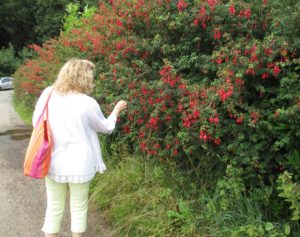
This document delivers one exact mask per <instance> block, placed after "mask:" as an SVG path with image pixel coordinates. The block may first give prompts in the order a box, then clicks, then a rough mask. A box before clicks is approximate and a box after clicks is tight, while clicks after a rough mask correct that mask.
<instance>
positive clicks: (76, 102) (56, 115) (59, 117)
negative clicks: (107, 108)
mask: <svg viewBox="0 0 300 237" xmlns="http://www.w3.org/2000/svg"><path fill="white" fill-rule="evenodd" d="M51 90H53V89H52V87H48V88H46V89H45V90H44V91H43V93H42V94H41V96H40V98H39V99H38V101H37V104H36V107H35V110H34V114H33V118H32V123H33V126H35V124H36V122H37V120H38V118H39V117H40V115H41V113H42V111H43V108H44V106H45V103H46V101H47V98H48V95H49V93H50V91H51ZM48 110H49V116H48V118H49V124H50V130H51V133H52V139H53V151H52V155H51V165H50V169H49V173H48V177H49V178H51V179H53V180H55V181H56V182H62V183H66V182H70V183H84V182H87V181H89V180H91V179H92V178H93V177H94V176H95V174H96V172H100V173H102V172H103V171H104V170H105V169H106V166H105V164H104V162H103V159H102V155H101V148H100V144H99V140H98V135H97V133H104V134H110V133H112V131H113V130H114V128H115V125H116V121H117V117H116V116H115V115H114V114H111V115H110V116H109V117H108V118H105V117H104V115H103V113H102V112H101V109H100V107H99V105H98V103H97V102H96V100H95V99H93V98H92V97H90V96H87V95H85V94H81V93H77V94H75V93H70V94H67V95H64V96H62V95H60V94H58V93H56V92H55V90H54V91H53V92H52V95H51V97H50V100H49V104H48Z"/></svg>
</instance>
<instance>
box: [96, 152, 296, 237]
mask: <svg viewBox="0 0 300 237" xmlns="http://www.w3.org/2000/svg"><path fill="white" fill-rule="evenodd" d="M232 180H233V178H232V177H231V178H228V179H226V178H225V179H223V180H222V182H221V183H220V184H221V186H220V187H218V185H217V187H216V189H212V190H210V191H207V190H206V189H205V185H204V186H203V185H199V183H198V184H197V183H196V182H194V177H193V176H192V175H190V174H186V173H183V172H182V171H179V170H175V169H173V168H172V172H170V169H168V167H166V166H165V165H163V164H158V163H157V162H152V161H147V160H145V158H142V157H134V156H128V155H127V156H122V157H118V160H117V161H116V160H115V159H114V158H112V160H110V161H109V162H108V171H107V172H106V173H104V174H99V175H97V177H96V178H95V179H94V181H93V183H92V187H91V193H92V194H91V201H92V203H93V204H94V205H95V206H96V207H97V208H98V209H99V211H100V213H102V216H103V218H104V220H106V221H107V222H109V223H110V224H111V225H112V227H113V228H114V229H116V230H117V232H118V236H120V237H125V236H126V237H148V236H149V237H150V236H153V237H154V236H155V237H171V236H172V237H184V236H186V237H196V236H197V237H202V236H203V237H227V236H228V237H264V236H266V237H267V236H268V237H270V236H274V237H284V236H297V235H290V234H288V233H289V228H290V226H289V224H288V223H287V222H285V221H284V220H283V221H282V222H278V221H273V222H272V220H269V219H268V218H269V217H267V216H266V215H265V207H264V204H263V201H262V200H260V197H261V196H263V195H262V193H261V192H260V191H257V193H254V194H253V195H254V196H255V197H252V196H251V195H250V196H249V195H246V194H245V193H244V192H243V191H241V192H236V190H234V189H233V188H232V187H234V186H236V184H234V183H232ZM203 182H205V181H203ZM208 182H211V181H208ZM224 182H225V183H224ZM236 187H238V186H236ZM265 195H267V194H265Z"/></svg>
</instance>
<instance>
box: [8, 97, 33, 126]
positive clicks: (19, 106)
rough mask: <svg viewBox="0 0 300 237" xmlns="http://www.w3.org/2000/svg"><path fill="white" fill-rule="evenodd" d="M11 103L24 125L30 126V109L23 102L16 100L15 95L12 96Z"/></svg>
mask: <svg viewBox="0 0 300 237" xmlns="http://www.w3.org/2000/svg"><path fill="white" fill-rule="evenodd" d="M13 105H14V108H15V110H16V111H17V113H18V114H19V116H20V118H21V119H22V120H23V121H24V123H25V124H26V125H29V126H31V124H32V122H31V119H32V113H33V112H32V110H30V109H29V108H28V107H26V105H25V104H24V103H22V102H21V101H18V100H17V99H16V97H15V96H14V97H13Z"/></svg>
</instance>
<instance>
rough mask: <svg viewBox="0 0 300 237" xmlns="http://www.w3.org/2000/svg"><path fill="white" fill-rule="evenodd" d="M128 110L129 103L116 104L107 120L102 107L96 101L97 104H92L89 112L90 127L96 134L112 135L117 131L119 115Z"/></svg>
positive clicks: (120, 102)
mask: <svg viewBox="0 0 300 237" xmlns="http://www.w3.org/2000/svg"><path fill="white" fill-rule="evenodd" d="M126 108H127V103H126V102H125V101H123V100H121V101H119V102H118V103H117V104H116V106H115V107H114V109H113V111H112V112H111V114H110V115H109V116H108V117H107V118H105V117H104V115H103V113H102V111H101V109H100V106H99V105H98V104H97V103H96V101H95V103H93V104H91V106H90V108H89V110H88V121H89V125H90V126H91V128H92V129H94V130H95V131H96V132H100V133H105V134H111V133H112V132H113V130H114V129H115V126H116V122H117V117H118V116H119V113H120V112H121V111H122V110H124V109H126Z"/></svg>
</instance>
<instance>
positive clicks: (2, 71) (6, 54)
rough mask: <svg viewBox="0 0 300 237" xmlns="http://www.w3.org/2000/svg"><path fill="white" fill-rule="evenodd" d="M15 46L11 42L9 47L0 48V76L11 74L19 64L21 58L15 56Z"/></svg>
mask: <svg viewBox="0 0 300 237" xmlns="http://www.w3.org/2000/svg"><path fill="white" fill-rule="evenodd" d="M15 54H16V53H15V50H14V47H13V46H12V45H11V44H10V45H9V47H8V48H2V49H1V50H0V77H2V76H11V75H12V74H13V73H14V71H15V70H16V69H17V67H18V65H19V60H18V58H17V57H16V56H15Z"/></svg>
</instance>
